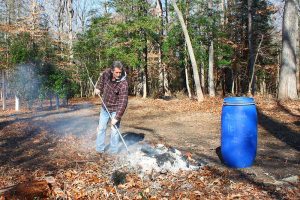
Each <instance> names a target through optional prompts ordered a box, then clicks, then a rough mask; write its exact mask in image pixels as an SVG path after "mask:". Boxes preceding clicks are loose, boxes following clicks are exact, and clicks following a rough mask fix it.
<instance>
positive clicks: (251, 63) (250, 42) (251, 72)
mask: <svg viewBox="0 0 300 200" xmlns="http://www.w3.org/2000/svg"><path fill="white" fill-rule="evenodd" d="M252 35H253V31H252V0H248V47H249V63H248V69H249V88H248V94H249V95H254V92H255V88H254V86H255V81H254V80H253V78H254V51H253V38H252Z"/></svg>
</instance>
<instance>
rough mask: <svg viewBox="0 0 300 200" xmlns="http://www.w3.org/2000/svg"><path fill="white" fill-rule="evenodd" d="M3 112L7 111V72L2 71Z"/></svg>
mask: <svg viewBox="0 0 300 200" xmlns="http://www.w3.org/2000/svg"><path fill="white" fill-rule="evenodd" d="M2 95H3V98H2V110H6V76H5V70H2Z"/></svg>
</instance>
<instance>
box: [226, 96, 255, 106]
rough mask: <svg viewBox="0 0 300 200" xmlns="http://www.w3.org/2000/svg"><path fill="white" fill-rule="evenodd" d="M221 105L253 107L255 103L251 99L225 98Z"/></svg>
mask: <svg viewBox="0 0 300 200" xmlns="http://www.w3.org/2000/svg"><path fill="white" fill-rule="evenodd" d="M223 103H224V105H253V104H255V101H254V98H252V97H226V98H224V102H223Z"/></svg>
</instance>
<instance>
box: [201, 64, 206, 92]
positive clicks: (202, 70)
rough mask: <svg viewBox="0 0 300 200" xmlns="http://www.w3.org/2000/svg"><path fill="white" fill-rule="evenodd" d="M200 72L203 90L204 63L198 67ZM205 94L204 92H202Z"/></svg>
mask: <svg viewBox="0 0 300 200" xmlns="http://www.w3.org/2000/svg"><path fill="white" fill-rule="evenodd" d="M200 72H201V87H202V89H203V88H205V71H204V63H203V62H201V65H200ZM203 92H204V93H205V91H203Z"/></svg>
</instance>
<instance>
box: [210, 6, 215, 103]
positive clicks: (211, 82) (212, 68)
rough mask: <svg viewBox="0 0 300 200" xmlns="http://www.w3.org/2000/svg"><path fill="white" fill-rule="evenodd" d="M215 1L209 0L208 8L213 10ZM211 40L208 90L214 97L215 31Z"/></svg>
mask: <svg viewBox="0 0 300 200" xmlns="http://www.w3.org/2000/svg"><path fill="white" fill-rule="evenodd" d="M212 8H213V2H212V0H209V1H208V9H209V10H210V12H212ZM210 35H211V41H210V46H209V53H208V92H209V96H211V97H214V96H215V95H216V94H215V84H214V40H213V33H210Z"/></svg>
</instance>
